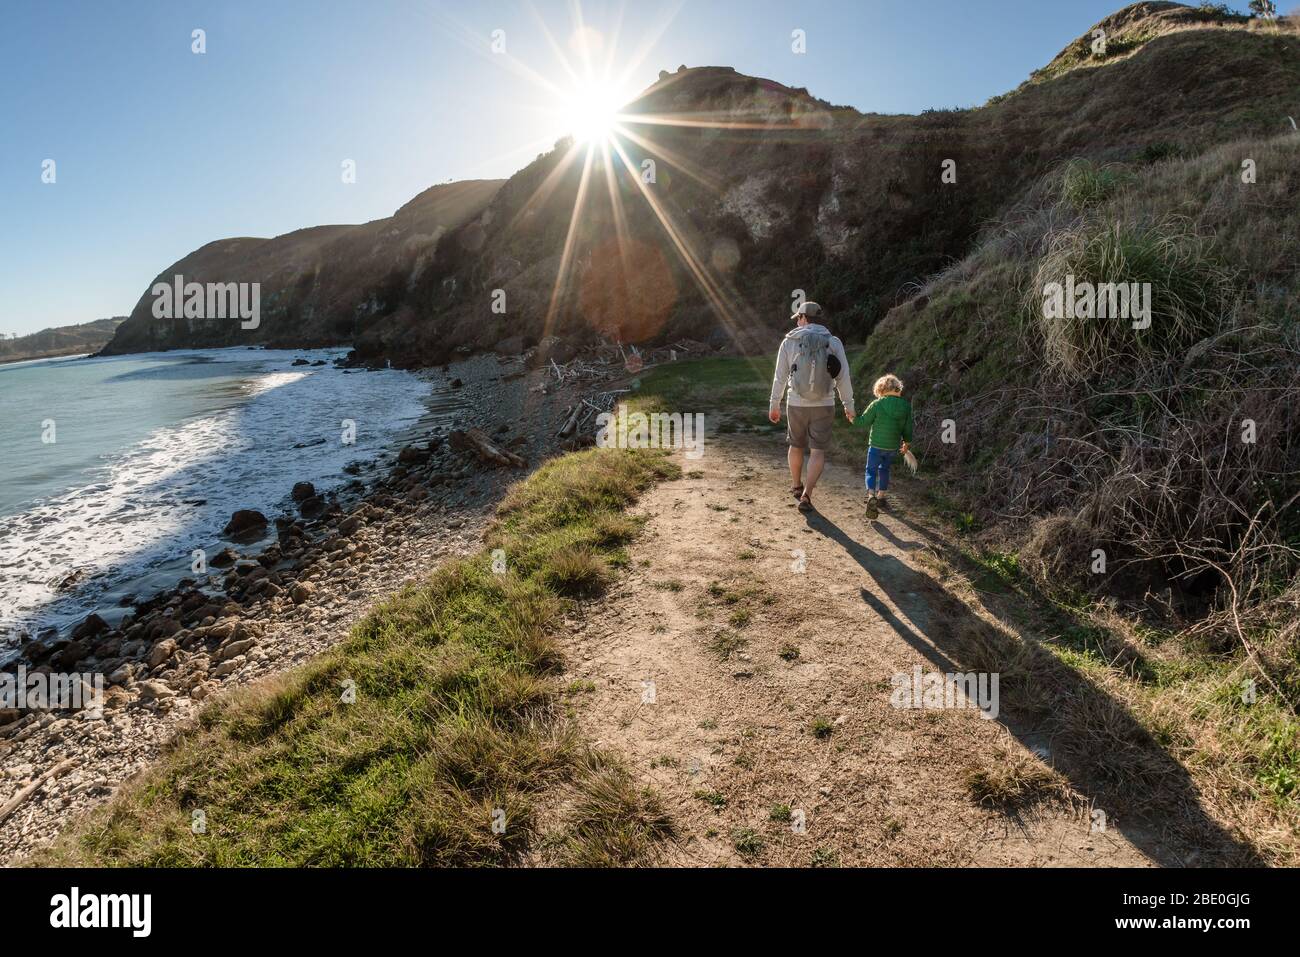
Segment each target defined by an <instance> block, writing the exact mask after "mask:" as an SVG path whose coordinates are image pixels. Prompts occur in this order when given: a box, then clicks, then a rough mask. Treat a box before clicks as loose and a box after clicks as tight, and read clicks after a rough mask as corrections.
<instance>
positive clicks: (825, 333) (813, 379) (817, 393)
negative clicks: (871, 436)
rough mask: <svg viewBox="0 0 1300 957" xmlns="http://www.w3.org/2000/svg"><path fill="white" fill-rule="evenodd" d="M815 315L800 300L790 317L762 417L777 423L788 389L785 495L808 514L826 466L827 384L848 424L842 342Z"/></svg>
mask: <svg viewBox="0 0 1300 957" xmlns="http://www.w3.org/2000/svg"><path fill="white" fill-rule="evenodd" d="M821 314H822V307H821V306H819V305H817V303H815V302H805V303H804V304H803V305H801V306H800V307H799V308H798V309H796V310H795V311H794V315H793V316H791V317H790V318H791V319H793V320H794V321H795V323H796V324H797V328H796V329H795V330H794V331H793V332H791V333H789V334H788V335H787V336H786V337H785V338H784V339H783V340H782V341H781V348H780V349H779V350H777V353H776V374H775V375H773V376H772V395H771V398H770V400H769V402H768V413H767V417H768V418H769V419H771V420H772V422H773V423H774V424H775V423H778V422H780V421H781V396H782V395H784V394H785V391H786V389H787V388H789V390H790V395H789V398H788V399H786V407H785V414H786V427H785V429H786V441H787V443H788V444H789V446H790V451H789V453H788V454H787V456H786V457H787V459H788V460H789V463H790V478H791V479H792V480H793V481H794V485H792V486H791V488H790V492H791V493H792V494H793V495H794V497H795V498H797V499H798V500H799V511H801V512H811V511H812V510H813V504H812V491H813V489H814V488H816V486H817V480H818V479H819V478H821V475H822V469H823V468H824V467H825V465H826V450H827V449H828V448H829V447H830V442H831V426H832V425H833V424H834V423H835V396H834V394H833V393H832V391H831V386H832V384H833V385H834V389H835V392H838V393H839V395H840V402H841V403H843V405H844V416H845V418H847V419H848V420H849V422H852V421H853V383H852V382H851V381H850V380H849V360H848V357H847V356H845V355H844V343H842V342H840V340H839V339H838V338H837V337H836V336H833V335H831V333H830V330H829V329H827V328H826V327H825V326H823V325H821V324H820V323H816V322H813V321H812V320H814V319H817V318H819V317H820V316H821ZM805 449H807V450H808V475H807V478H802V476H803V453H804V450H805Z"/></svg>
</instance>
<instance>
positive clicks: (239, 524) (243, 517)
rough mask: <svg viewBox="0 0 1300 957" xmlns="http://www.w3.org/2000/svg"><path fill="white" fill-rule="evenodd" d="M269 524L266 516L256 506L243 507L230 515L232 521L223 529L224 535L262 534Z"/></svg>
mask: <svg viewBox="0 0 1300 957" xmlns="http://www.w3.org/2000/svg"><path fill="white" fill-rule="evenodd" d="M266 526H267V521H266V516H265V515H263V514H262V513H261V512H259V511H258V510H257V509H255V508H241V509H240V510H239V511H237V512H235V513H234V514H233V515H231V516H230V521H229V522H227V523H226V527H225V528H223V529H222V530H221V533H222V534H223V535H231V536H245V535H251V534H260V533H261V532H263V531H265V529H266Z"/></svg>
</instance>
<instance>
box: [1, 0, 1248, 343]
mask: <svg viewBox="0 0 1300 957" xmlns="http://www.w3.org/2000/svg"><path fill="white" fill-rule="evenodd" d="M1122 6H1123V2H1122V0H892V2H885V0H799V2H777V0H684V2H677V0H671V2H662V3H661V2H656V0H630V2H626V3H618V2H599V0H588V2H585V3H583V4H582V10H583V14H584V17H585V22H586V24H587V25H588V26H589V27H590V28H592V29H595V30H597V31H600V33H601V35H602V36H603V37H604V38H605V39H606V41H607V43H608V42H610V41H612V39H613V37H614V33H615V30H614V27H615V23H616V21H617V20H618V19H619V11H620V10H622V27H621V30H620V31H619V33H618V42H617V44H616V49H617V51H618V53H619V58H618V59H617V60H616V63H619V64H622V63H624V62H628V61H630V60H634V59H635V56H634V54H636V53H637V52H638V51H639V50H640V48H641V47H642V46H644V45H647V44H648V45H649V52H648V55H646V56H645V58H644V60H642V61H641V62H640V63H639V65H638V66H636V67H635V69H634V70H633V72H632V75H631V77H630V87H631V88H632V89H633V90H639V89H642V88H644V87H645V86H648V85H649V84H650V83H652V82H654V80H655V78H656V76H657V74H658V71H659V70H660V69H667V70H673V69H676V67H677V66H678V65H679V64H682V63H685V64H687V65H688V66H703V65H727V66H734V67H735V68H736V69H737V70H739V71H741V72H742V73H749V74H755V75H758V76H766V77H770V78H772V79H775V80H779V81H781V82H782V83H786V84H789V85H792V86H805V87H807V88H808V89H809V91H810V92H812V93H813V94H814V95H815V96H819V97H821V98H823V99H826V100H830V101H831V102H833V103H837V104H848V105H851V106H854V107H857V108H858V109H860V110H864V111H877V112H906V113H914V112H918V111H920V110H922V109H925V108H927V107H952V106H971V105H975V104H979V103H982V102H984V101H985V100H986V99H988V97H990V96H992V95H993V94H996V93H1002V92H1005V91H1007V90H1009V89H1011V88H1013V87H1014V86H1016V85H1017V84H1018V83H1019V82H1020V81H1021V80H1023V79H1024V78H1025V77H1026V76H1027V75H1028V74H1029V72H1030V71H1031V70H1032V69H1034V68H1036V67H1039V66H1042V65H1043V64H1044V63H1046V62H1047V61H1048V60H1050V59H1051V58H1052V56H1054V55H1055V54H1056V52H1057V51H1058V50H1060V48H1061V47H1063V46H1064V45H1065V44H1066V43H1067V42H1069V41H1070V40H1071V39H1073V38H1074V37H1076V36H1079V35H1081V34H1082V33H1084V32H1085V31H1086V30H1087V28H1088V27H1089V26H1091V25H1092V24H1093V23H1095V22H1096V21H1098V20H1100V19H1101V18H1102V17H1104V16H1106V15H1107V14H1109V13H1111V12H1113V11H1115V10H1117V9H1119V8H1120V7H1122ZM1236 6H1237V7H1239V8H1240V7H1244V2H1243V3H1239V4H1236ZM572 10H573V6H572V4H571V3H570V2H568V0H555V2H552V0H535V3H534V4H533V5H532V6H529V5H527V4H521V3H518V2H502V0H472V2H471V0H460V2H455V0H452V2H438V0H420V2H416V0H207V2H200V0H121V2H109V0H47V2H42V3H38V2H35V0H7V2H6V3H5V4H4V7H3V10H0V132H2V138H0V215H2V216H3V222H2V223H0V332H16V333H24V332H32V331H35V330H37V329H40V328H44V327H46V326H51V325H62V324H67V323H74V322H85V321H88V320H91V319H96V318H100V317H102V316H108V315H121V314H125V313H126V312H128V311H129V310H130V309H131V307H132V306H133V305H134V304H135V302H136V300H137V298H138V297H139V296H140V294H141V293H142V292H144V290H145V287H146V285H147V283H148V282H149V280H151V279H152V278H153V277H154V276H155V275H156V274H157V273H158V272H160V271H161V270H162V269H163V268H164V267H166V266H167V265H169V264H170V263H172V262H174V261H175V260H177V259H179V258H180V257H182V256H184V255H185V254H186V253H189V252H191V251H192V250H194V249H196V248H198V247H199V246H201V245H203V244H204V243H206V242H209V241H210V240H213V239H218V238H221V237H226V236H274V235H277V234H279V233H284V232H288V231H290V230H293V229H298V228H300V227H303V226H312V225H319V224H322V223H352V222H364V221H366V220H370V219H376V218H379V217H383V216H387V215H389V214H391V213H392V212H393V211H394V210H395V209H396V208H397V207H398V206H400V205H401V204H402V203H404V202H406V201H407V200H408V199H410V198H411V197H412V196H414V195H415V194H416V193H418V192H420V191H421V190H423V189H425V188H427V187H428V186H430V185H433V184H434V183H439V182H445V181H447V180H449V179H467V178H479V177H505V176H508V175H510V174H511V173H512V172H514V171H515V170H517V169H519V168H520V167H522V166H523V165H525V164H526V163H527V162H528V161H529V160H531V159H532V158H533V157H534V156H536V155H537V154H538V153H539V152H542V151H543V150H544V149H545V148H548V147H549V144H550V140H553V138H554V137H555V136H556V135H558V134H559V133H560V132H561V131H562V130H561V128H560V125H559V123H560V121H559V119H558V117H557V116H556V115H555V113H554V112H552V111H551V109H550V108H551V107H552V106H554V104H555V98H554V96H553V95H552V94H550V93H548V91H547V90H546V89H545V88H544V86H543V85H542V84H539V83H538V82H536V81H535V80H534V79H531V78H530V77H529V76H528V75H527V74H526V72H525V71H524V70H521V69H509V68H507V65H506V64H507V60H506V57H503V56H498V55H493V54H492V53H491V52H490V51H489V49H488V43H489V39H490V35H491V34H492V31H493V30H496V29H501V30H504V31H505V41H506V52H507V54H508V55H509V56H510V57H512V58H513V59H514V60H515V61H517V62H518V63H520V64H524V65H526V67H527V68H528V69H531V70H533V71H535V72H536V73H537V74H538V75H541V76H545V77H548V78H553V79H555V80H560V79H561V78H563V76H564V71H563V68H562V67H561V65H560V60H559V59H558V58H557V56H556V53H555V52H554V49H553V48H552V45H551V44H550V43H549V42H548V40H547V37H546V31H543V30H542V29H540V28H539V26H538V23H539V22H541V23H544V24H545V25H546V26H547V27H548V28H549V31H550V33H552V34H553V35H554V37H555V39H556V42H557V43H558V44H559V45H560V47H561V48H563V49H564V50H565V52H566V55H567V56H568V57H569V58H570V59H571V60H576V57H575V56H574V55H573V54H572V53H571V51H570V50H569V47H568V43H569V40H570V38H571V36H572V35H573V33H574V30H575V23H574V20H573V17H572ZM660 27H663V29H662V32H659V28H660ZM196 28H202V29H203V30H205V31H206V35H207V52H206V53H205V54H203V55H201V56H200V55H196V54H194V53H192V52H191V31H193V30H194V29H196ZM796 28H798V29H802V30H804V31H805V32H806V35H807V46H808V52H807V54H806V55H803V56H799V55H795V54H794V53H792V52H791V43H790V35H791V31H792V30H794V29H796ZM656 37H657V38H656ZM548 138H549V139H548ZM46 159H53V160H55V162H56V164H57V167H56V170H57V182H56V183H55V184H53V185H48V184H44V183H42V182H41V167H42V162H43V161H44V160H46ZM345 159H352V160H355V161H356V164H357V182H356V183H355V184H351V185H348V184H344V183H342V182H341V176H340V172H341V167H340V164H341V163H342V162H343V160H345Z"/></svg>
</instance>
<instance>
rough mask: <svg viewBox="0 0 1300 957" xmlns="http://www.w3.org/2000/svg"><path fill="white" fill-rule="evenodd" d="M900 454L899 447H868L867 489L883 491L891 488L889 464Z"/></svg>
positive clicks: (869, 490)
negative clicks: (891, 448)
mask: <svg viewBox="0 0 1300 957" xmlns="http://www.w3.org/2000/svg"><path fill="white" fill-rule="evenodd" d="M897 454H898V450H897V449H893V450H888V449H878V448H876V447H875V446H874V445H873V446H871V447H870V448H869V449H867V491H868V492H883V491H885V490H887V489H888V488H889V466H890V463H892V462H893V461H894V456H895V455H897Z"/></svg>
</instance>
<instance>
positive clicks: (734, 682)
mask: <svg viewBox="0 0 1300 957" xmlns="http://www.w3.org/2000/svg"><path fill="white" fill-rule="evenodd" d="M783 453H784V449H783V448H781V447H780V446H779V444H778V443H776V442H775V440H773V439H750V438H740V437H732V436H719V437H718V438H717V439H716V440H714V441H713V442H712V443H711V444H710V445H709V446H708V448H707V452H706V454H705V455H704V456H703V458H702V459H701V460H700V461H698V462H691V461H689V460H683V461H682V465H683V467H684V469H685V470H687V477H686V478H684V479H683V480H681V481H679V482H672V483H667V484H665V485H662V486H660V487H659V488H657V489H656V490H654V491H653V492H652V493H651V494H649V495H647V497H646V498H645V500H644V501H643V502H642V503H641V505H640V506H639V508H638V511H639V512H640V513H641V514H644V515H646V516H648V525H647V529H646V534H645V535H644V536H643V537H642V538H641V539H640V540H639V541H638V542H637V543H636V544H635V545H634V546H633V548H632V559H633V562H632V565H633V568H632V571H631V572H630V574H629V577H628V579H627V580H626V583H625V586H624V587H620V589H619V591H618V592H617V594H613V595H611V596H609V597H608V598H606V599H605V600H604V601H603V602H602V603H601V604H600V605H599V606H598V607H596V608H593V609H590V610H589V612H588V614H587V616H586V617H585V619H584V621H583V622H582V623H580V624H579V626H578V630H577V631H576V632H575V634H574V635H573V636H572V638H571V639H570V645H569V647H568V651H569V660H570V662H571V664H570V673H569V675H568V677H569V679H570V680H571V681H572V682H573V683H572V685H571V692H572V694H573V699H574V701H575V711H576V713H577V715H578V720H579V722H580V723H581V724H582V726H583V727H584V730H585V731H586V732H587V733H588V734H589V735H590V737H591V738H593V739H594V740H596V741H597V742H599V743H601V744H604V745H607V746H609V747H611V748H612V749H613V750H615V751H619V752H622V753H623V754H625V755H627V757H628V760H629V763H630V765H631V766H632V768H633V770H634V773H635V774H637V775H638V777H639V778H640V779H642V780H643V781H645V782H646V783H647V784H651V785H653V786H654V788H655V789H656V790H657V791H659V793H660V794H661V795H662V796H663V797H664V799H665V801H666V803H667V805H668V807H669V808H670V810H671V813H672V814H673V816H674V819H675V820H676V822H677V824H678V826H679V828H680V832H681V834H680V840H679V841H678V843H677V844H676V846H675V847H674V848H673V849H672V850H671V851H670V852H669V853H668V856H667V858H666V861H665V862H666V863H669V864H675V865H718V864H728V865H730V864H743V863H751V864H763V865H792V866H807V865H808V864H810V863H811V864H828V865H836V864H838V865H846V866H851V865H884V866H889V865H931V866H943V865H957V866H961V865H988V866H1001V865H1024V866H1040V865H1070V866H1090V865H1108V866H1149V865H1151V863H1152V857H1151V856H1149V848H1146V846H1145V845H1142V846H1143V848H1144V849H1145V850H1147V853H1144V851H1143V850H1140V849H1139V847H1138V846H1135V844H1141V843H1142V842H1141V841H1140V840H1137V841H1135V840H1133V839H1132V838H1134V836H1135V835H1136V834H1138V833H1139V832H1136V831H1133V830H1131V829H1128V830H1125V831H1121V830H1119V829H1118V828H1116V827H1113V826H1112V827H1108V828H1107V829H1106V830H1105V831H1098V830H1096V829H1094V827H1093V821H1094V815H1093V809H1092V808H1091V807H1090V803H1091V802H1090V800H1089V798H1087V797H1086V796H1085V795H1084V794H1081V793H1080V792H1079V791H1078V790H1077V789H1074V788H1071V787H1070V786H1069V783H1072V782H1066V783H1065V786H1063V787H1061V788H1060V795H1061V796H1060V797H1055V796H1049V797H1048V798H1047V799H1045V800H1036V801H1032V802H1029V804H1028V806H1021V807H1019V809H1018V810H1011V811H1008V810H1007V809H1006V807H1005V806H1003V807H986V806H982V805H981V804H980V803H979V802H978V801H977V800H976V797H975V796H973V794H972V787H971V785H970V784H969V780H970V774H971V773H972V772H980V771H982V772H984V773H985V774H992V775H998V774H999V773H1004V774H1005V773H1006V772H1009V771H1010V772H1014V773H1013V774H1011V779H1012V780H1017V781H1024V782H1028V783H1029V785H1030V786H1031V787H1037V788H1038V789H1039V790H1042V791H1045V792H1051V791H1052V790H1053V788H1054V787H1056V785H1059V784H1061V783H1062V782H1063V781H1064V779H1063V778H1062V777H1060V776H1055V777H1054V776H1053V775H1052V772H1050V771H1049V770H1048V764H1050V752H1049V751H1048V750H1047V742H1043V743H1038V742H1035V741H1034V739H1033V737H1032V734H1026V733H1025V732H1023V730H1021V731H1017V730H1016V729H1015V728H1014V727H1013V726H1012V725H1011V724H1009V723H1008V722H1007V720H1006V719H1005V718H1001V719H998V720H989V719H987V718H985V717H984V716H983V715H982V714H981V713H980V712H979V711H978V710H973V709H970V708H944V709H905V708H898V707H894V706H891V703H890V697H891V691H892V685H891V679H892V678H893V676H895V675H898V674H906V675H909V676H910V675H911V673H912V672H913V669H914V668H915V667H920V668H921V669H922V671H923V672H925V673H931V672H936V671H940V672H948V671H954V670H955V671H962V670H969V669H961V668H959V667H956V666H954V665H952V663H951V661H950V660H949V658H948V657H947V656H946V653H945V650H944V649H945V644H946V638H947V637H948V636H949V635H951V634H953V633H954V632H955V631H958V630H961V629H971V628H988V627H993V624H992V622H991V620H988V615H987V613H983V612H982V610H981V609H979V608H978V607H976V608H972V607H970V606H968V605H967V604H965V603H964V602H959V601H955V600H954V599H953V597H952V596H951V595H949V594H946V589H945V588H944V586H943V585H942V584H940V582H938V581H937V580H936V579H935V578H934V577H933V573H932V572H931V571H927V565H928V566H929V567H931V568H933V567H935V566H934V565H933V564H932V562H931V560H929V559H928V557H927V556H929V555H930V552H929V551H928V547H927V545H926V538H925V536H924V531H925V529H924V527H923V526H922V525H921V524H920V523H919V521H918V519H917V518H916V517H915V516H914V514H912V512H911V510H909V508H908V505H907V502H906V501H905V499H904V500H900V501H899V503H898V504H900V505H901V510H899V509H895V510H894V511H892V512H887V513H885V514H884V515H883V516H882V518H881V520H880V521H879V522H878V523H875V524H874V525H868V524H867V522H866V520H865V517H864V516H863V513H862V505H863V493H862V490H861V487H860V482H861V479H860V475H859V474H858V472H857V469H858V466H856V465H853V466H850V465H849V464H846V462H845V460H844V458H845V457H843V456H841V457H840V459H841V461H840V462H839V463H837V464H835V465H834V466H832V467H831V468H829V469H828V470H827V473H826V475H825V476H824V478H823V480H822V484H821V485H819V487H818V493H819V494H817V495H815V496H814V497H815V501H816V504H817V507H818V510H819V511H818V514H816V515H814V516H811V517H808V518H806V517H805V515H803V514H801V513H799V512H798V511H797V509H796V508H795V503H794V499H793V498H792V497H791V496H790V495H789V493H788V491H787V488H788V486H789V477H788V475H787V474H786V473H785V465H784V454H783ZM908 523H910V524H908ZM796 565H800V566H801V567H802V568H803V571H802V572H799V571H797V570H796ZM974 604H975V605H978V602H976V603H974ZM950 666H951V667H950ZM651 683H652V684H651ZM909 684H910V682H909ZM819 721H820V722H823V724H822V725H821V726H820V734H819V733H817V732H818V728H817V726H815V723H816V722H819ZM1034 749H1037V750H1038V754H1035V753H1034ZM1045 759H1046V760H1045ZM1044 782H1047V783H1046V785H1044ZM1053 782H1055V783H1053ZM787 808H788V809H789V812H788V816H787V812H786V809H787ZM800 812H802V822H803V832H802V833H800V832H799V831H798V824H799V821H800V817H801V815H800Z"/></svg>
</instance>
